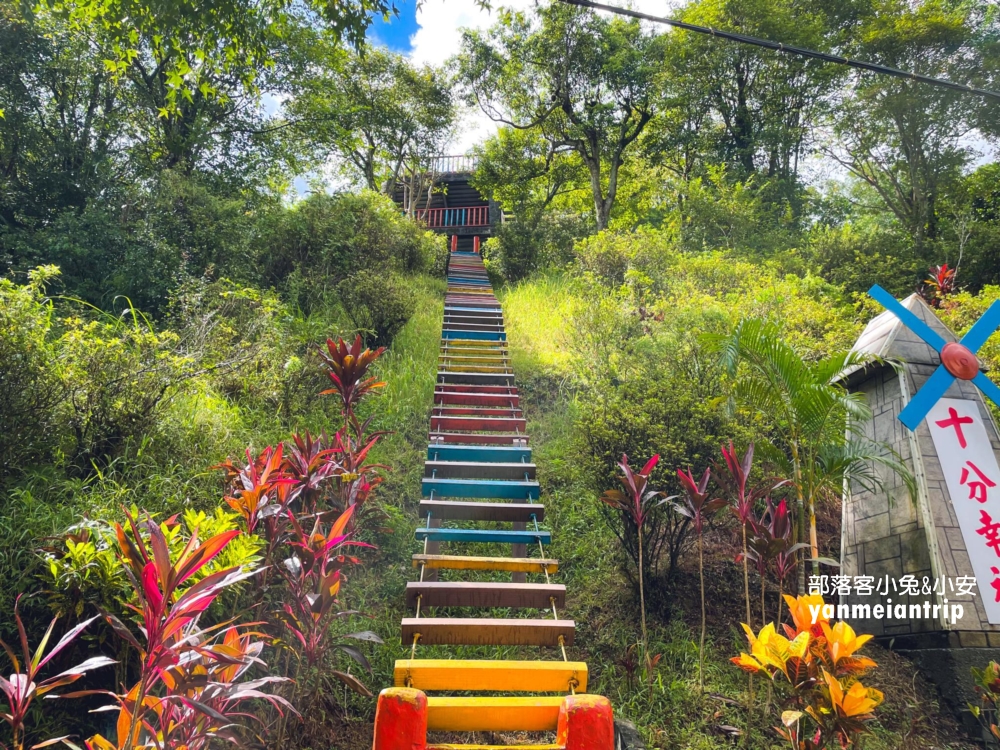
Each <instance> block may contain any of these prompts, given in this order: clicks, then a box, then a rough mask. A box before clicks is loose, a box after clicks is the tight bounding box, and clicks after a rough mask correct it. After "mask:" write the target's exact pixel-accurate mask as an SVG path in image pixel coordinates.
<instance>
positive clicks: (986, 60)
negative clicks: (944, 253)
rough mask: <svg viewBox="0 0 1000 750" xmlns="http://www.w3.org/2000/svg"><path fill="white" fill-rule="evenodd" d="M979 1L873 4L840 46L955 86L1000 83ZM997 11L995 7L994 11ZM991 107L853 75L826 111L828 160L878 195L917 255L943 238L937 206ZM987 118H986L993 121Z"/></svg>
mask: <svg viewBox="0 0 1000 750" xmlns="http://www.w3.org/2000/svg"><path fill="white" fill-rule="evenodd" d="M989 7H990V6H989V4H988V3H987V2H983V0H973V1H972V2H967V3H952V2H946V1H945V0H924V2H921V3H919V4H912V3H909V2H904V0H878V1H877V2H874V3H872V6H871V8H870V11H869V12H867V13H866V14H865V15H864V17H863V19H862V22H861V24H860V27H859V28H858V29H857V31H856V33H855V34H854V35H853V39H854V40H856V41H853V42H851V43H849V44H846V45H845V48H846V52H848V53H850V54H854V55H856V56H858V57H861V58H864V59H867V60H871V61H872V62H878V63H882V64H884V65H889V66H892V67H896V68H902V69H905V70H912V71H914V72H917V73H922V74H925V75H932V76H938V77H941V78H946V79H948V80H951V81H955V82H956V83H965V84H972V85H983V83H984V79H985V80H986V81H989V80H990V79H991V78H993V79H996V75H995V72H991V67H995V66H996V61H995V60H994V59H993V58H994V57H995V56H996V45H995V42H994V43H991V42H990V41H989V40H991V39H992V38H993V37H995V35H996V33H997V30H998V19H997V18H996V13H995V12H991V11H990V10H989ZM994 10H995V9H994ZM996 112H997V108H996V105H995V104H994V105H990V104H986V103H984V102H983V101H982V100H980V99H979V98H977V97H972V96H968V95H964V94H960V93H957V92H953V91H950V90H947V89H943V88H939V87H935V86H927V85H925V84H921V83H916V82H913V81H908V80H905V79H898V78H889V77H887V76H883V75H877V74H874V73H867V72H864V73H857V74H855V75H854V76H853V78H852V79H851V80H850V82H849V84H848V85H847V86H845V87H844V89H843V91H842V95H841V97H840V98H839V101H837V103H836V106H835V107H834V108H833V109H832V124H833V133H834V135H835V140H834V141H833V142H832V143H831V144H830V145H828V146H827V147H826V148H825V151H826V153H827V154H828V155H829V156H830V157H832V158H833V159H835V160H836V161H837V162H839V163H840V164H841V165H842V166H844V167H845V168H846V169H847V170H848V171H850V173H851V174H852V175H854V176H855V177H856V178H857V179H859V180H861V181H863V182H864V183H866V184H867V185H869V186H870V187H871V188H872V189H873V190H875V191H876V192H877V193H878V195H879V196H880V198H881V199H882V201H883V203H884V205H885V208H886V209H887V210H888V211H890V212H891V213H892V215H893V216H895V218H896V219H897V220H898V221H899V222H900V224H901V225H902V227H904V228H905V230H906V232H907V233H908V234H909V236H910V238H911V239H912V242H913V244H914V248H915V252H916V254H917V256H918V257H924V258H927V259H929V256H928V251H929V248H930V246H931V244H932V243H933V242H934V241H936V240H938V239H939V238H940V231H939V221H940V209H939V202H940V200H941V197H942V195H943V194H944V193H945V192H946V191H947V190H948V188H949V186H950V185H952V184H954V183H955V182H956V181H957V180H958V179H959V178H960V175H961V173H962V170H963V167H964V166H965V165H966V164H967V163H968V162H969V160H970V159H971V158H972V155H973V153H972V150H971V148H970V147H969V139H968V135H969V134H970V132H971V131H972V130H973V129H974V128H975V127H976V126H977V125H980V126H981V125H983V123H984V122H985V121H986V120H992V121H993V123H992V125H989V126H988V127H990V128H992V130H993V132H994V133H995V132H996V126H995V120H996ZM989 113H992V117H990V116H989Z"/></svg>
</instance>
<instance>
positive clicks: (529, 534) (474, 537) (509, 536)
mask: <svg viewBox="0 0 1000 750" xmlns="http://www.w3.org/2000/svg"><path fill="white" fill-rule="evenodd" d="M414 533H415V535H416V538H417V541H420V542H422V541H423V540H424V539H427V540H429V541H431V542H468V543H473V544H474V543H481V544H538V543H539V542H541V543H542V544H550V543H551V542H552V534H551V533H550V532H548V531H534V530H525V531H505V530H502V529H497V530H494V529H446V528H441V527H436V528H430V529H428V528H425V527H418V528H417V529H416V531H415V532H414Z"/></svg>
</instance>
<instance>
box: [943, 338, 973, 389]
mask: <svg viewBox="0 0 1000 750" xmlns="http://www.w3.org/2000/svg"><path fill="white" fill-rule="evenodd" d="M941 364H943V365H944V367H945V369H946V370H947V371H948V372H950V373H951V374H952V375H954V376H955V377H956V378H958V379H959V380H972V379H973V378H974V377H976V375H978V374H979V359H978V358H977V357H976V355H975V354H973V353H972V352H971V351H969V349H968V348H967V347H964V346H962V345H961V344H959V343H957V342H955V341H952V342H950V343H947V344H945V345H944V348H943V349H942V350H941Z"/></svg>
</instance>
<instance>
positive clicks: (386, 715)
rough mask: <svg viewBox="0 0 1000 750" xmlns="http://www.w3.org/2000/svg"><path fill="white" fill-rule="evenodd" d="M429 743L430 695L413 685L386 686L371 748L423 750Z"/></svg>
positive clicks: (379, 749) (377, 749)
mask: <svg viewBox="0 0 1000 750" xmlns="http://www.w3.org/2000/svg"><path fill="white" fill-rule="evenodd" d="M425 747H427V696H426V695H424V693H423V692H421V691H420V690H414V689H413V688H405V687H402V688H397V687H392V688H386V689H385V690H383V691H382V692H381V693H379V696H378V708H377V709H376V710H375V740H374V742H373V743H372V750H424V748H425Z"/></svg>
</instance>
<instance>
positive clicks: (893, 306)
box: [868, 284, 971, 429]
mask: <svg viewBox="0 0 1000 750" xmlns="http://www.w3.org/2000/svg"><path fill="white" fill-rule="evenodd" d="M868 294H869V295H870V296H871V297H873V298H874V299H875V301H876V302H878V303H879V304H881V305H882V307H884V308H885V309H886V310H888V311H889V312H891V313H892V314H893V315H895V316H896V317H897V318H899V319H900V320H901V321H902V322H903V325H905V326H906V327H907V328H909V329H910V330H911V331H913V332H914V333H915V334H917V335H918V336H919V337H920V338H922V339H923V340H924V341H926V342H927V344H928V345H930V346H931V347H933V348H934V349H936V350H937V351H938V352H940V351H941V350H942V349H943V348H944V345H945V344H946V343H948V342H946V341H945V340H944V339H943V338H942V337H941V336H940V335H939V334H938V333H936V332H935V331H934V329H933V328H931V327H930V326H929V325H927V324H926V323H925V322H924V321H922V320H921V319H920V318H918V317H917V316H916V315H914V314H913V313H912V312H910V311H909V310H907V309H906V308H905V307H903V306H902V305H901V304H900V302H899V300H897V299H896V298H895V297H893V296H892V295H891V294H889V292H887V291H886V290H885V289H883V288H882V287H880V286H879V285H878V284H876V285H875V286H873V287H872V288H871V289H869V290H868ZM970 333H971V331H970ZM924 387H925V388H926V387H927V386H924ZM928 408H930V407H928ZM920 419H923V417H921V418H920ZM919 421H920V420H919V419H918V420H917V422H918V423H919ZM911 429H912V428H911Z"/></svg>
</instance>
